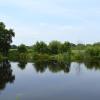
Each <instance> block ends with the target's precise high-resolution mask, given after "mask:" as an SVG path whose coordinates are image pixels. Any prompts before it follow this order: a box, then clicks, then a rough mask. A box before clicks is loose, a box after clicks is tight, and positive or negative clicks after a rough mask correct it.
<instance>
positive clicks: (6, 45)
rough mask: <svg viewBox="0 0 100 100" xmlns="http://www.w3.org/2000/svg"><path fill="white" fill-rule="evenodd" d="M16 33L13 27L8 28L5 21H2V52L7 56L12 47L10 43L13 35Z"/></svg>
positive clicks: (0, 43)
mask: <svg viewBox="0 0 100 100" xmlns="http://www.w3.org/2000/svg"><path fill="white" fill-rule="evenodd" d="M14 36H15V33H14V32H13V30H12V29H6V26H5V24H4V23H3V22H0V52H1V53H2V55H3V56H7V54H8V51H9V49H10V44H11V43H12V37H14Z"/></svg>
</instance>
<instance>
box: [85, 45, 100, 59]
mask: <svg viewBox="0 0 100 100" xmlns="http://www.w3.org/2000/svg"><path fill="white" fill-rule="evenodd" d="M86 55H87V56H88V57H90V58H100V47H88V48H86Z"/></svg>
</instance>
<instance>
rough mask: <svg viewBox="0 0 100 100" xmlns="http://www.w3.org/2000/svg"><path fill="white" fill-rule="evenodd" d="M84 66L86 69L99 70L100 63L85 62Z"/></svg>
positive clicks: (96, 61)
mask: <svg viewBox="0 0 100 100" xmlns="http://www.w3.org/2000/svg"><path fill="white" fill-rule="evenodd" d="M85 66H86V67H87V68H88V69H95V70H100V61H98V60H90V61H85Z"/></svg>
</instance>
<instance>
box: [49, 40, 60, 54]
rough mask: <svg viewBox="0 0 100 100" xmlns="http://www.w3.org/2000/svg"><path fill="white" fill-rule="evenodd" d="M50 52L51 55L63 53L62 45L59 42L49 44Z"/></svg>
mask: <svg viewBox="0 0 100 100" xmlns="http://www.w3.org/2000/svg"><path fill="white" fill-rule="evenodd" d="M49 51H50V53H51V54H58V53H60V52H61V43H60V42H59V41H52V42H50V43H49Z"/></svg>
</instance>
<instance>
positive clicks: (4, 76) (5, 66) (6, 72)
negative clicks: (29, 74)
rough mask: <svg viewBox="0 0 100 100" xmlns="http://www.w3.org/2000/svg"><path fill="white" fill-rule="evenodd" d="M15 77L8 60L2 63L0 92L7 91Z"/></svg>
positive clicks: (0, 66)
mask: <svg viewBox="0 0 100 100" xmlns="http://www.w3.org/2000/svg"><path fill="white" fill-rule="evenodd" d="M14 80H15V76H14V75H13V74H12V69H11V64H10V63H9V61H8V60H4V61H2V62H1V63H0V90H3V89H5V87H6V84H7V83H13V82H14Z"/></svg>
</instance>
